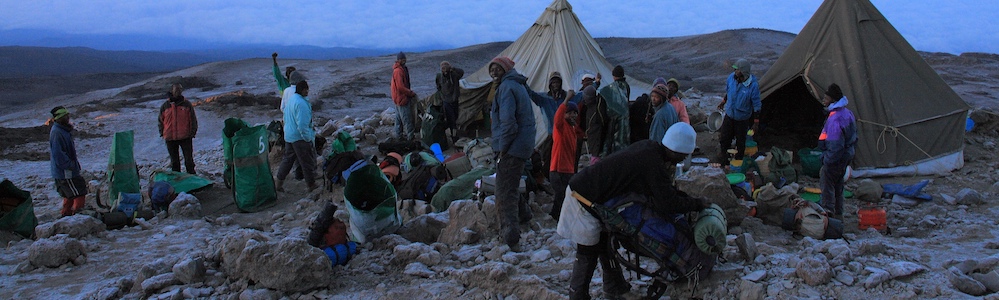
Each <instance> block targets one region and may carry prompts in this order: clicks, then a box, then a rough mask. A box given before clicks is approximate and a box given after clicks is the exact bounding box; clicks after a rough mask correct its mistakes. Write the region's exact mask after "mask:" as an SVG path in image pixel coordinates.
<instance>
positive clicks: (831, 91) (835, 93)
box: [826, 83, 843, 102]
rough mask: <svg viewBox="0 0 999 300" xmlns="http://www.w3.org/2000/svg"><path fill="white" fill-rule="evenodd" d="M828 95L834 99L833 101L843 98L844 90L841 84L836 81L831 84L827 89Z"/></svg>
mask: <svg viewBox="0 0 999 300" xmlns="http://www.w3.org/2000/svg"><path fill="white" fill-rule="evenodd" d="M826 96H829V98H832V99H833V102H836V101H837V100H839V99H841V98H843V90H841V89H840V88H839V85H837V84H835V83H833V84H830V85H829V88H827V89H826Z"/></svg>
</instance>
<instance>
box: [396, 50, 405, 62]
mask: <svg viewBox="0 0 999 300" xmlns="http://www.w3.org/2000/svg"><path fill="white" fill-rule="evenodd" d="M400 59H406V53H402V51H399V54H396V55H395V60H400Z"/></svg>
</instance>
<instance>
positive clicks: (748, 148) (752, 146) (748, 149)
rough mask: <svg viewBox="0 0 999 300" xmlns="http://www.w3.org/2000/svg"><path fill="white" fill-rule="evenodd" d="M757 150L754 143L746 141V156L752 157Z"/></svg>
mask: <svg viewBox="0 0 999 300" xmlns="http://www.w3.org/2000/svg"><path fill="white" fill-rule="evenodd" d="M758 150H759V147H757V146H756V142H755V141H750V140H746V155H748V156H753V155H755V154H756V152H757V151H758Z"/></svg>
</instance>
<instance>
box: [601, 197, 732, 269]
mask: <svg viewBox="0 0 999 300" xmlns="http://www.w3.org/2000/svg"><path fill="white" fill-rule="evenodd" d="M680 194H681V196H685V195H684V194H682V192H680ZM602 205H603V206H605V207H606V208H609V209H610V211H611V212H616V213H617V216H618V217H614V216H612V217H610V218H604V217H603V216H602V217H601V219H602V221H603V222H604V224H605V225H604V226H605V227H607V228H608V229H610V231H611V232H612V234H613V235H614V238H616V239H617V240H618V241H619V242H620V244H621V246H622V247H624V248H625V249H628V251H629V252H632V253H637V254H640V255H642V256H646V257H650V258H653V259H655V260H656V261H659V262H660V263H659V265H660V266H665V267H666V268H668V270H669V271H670V272H671V273H672V275H673V276H672V277H673V278H690V279H692V280H694V282H696V281H697V280H698V279H700V278H706V277H707V275H708V274H709V273H710V272H711V270H712V269H713V268H714V265H715V263H716V261H717V257H718V255H717V254H707V253H704V252H703V251H701V250H700V248H698V247H697V245H696V244H695V242H694V230H693V225H692V224H690V223H688V221H687V218H686V216H685V215H684V214H670V215H666V216H663V215H661V214H659V213H656V212H654V211H653V209H652V201H651V199H649V198H648V197H646V196H643V195H639V194H635V193H629V194H627V195H625V196H621V197H617V198H613V199H611V200H608V201H607V202H605V203H604V204H602ZM597 214H598V215H601V213H599V212H598V213H597ZM623 223H627V224H623ZM629 227H630V228H629ZM629 229H630V230H629ZM609 244H611V246H610V247H615V246H614V245H613V244H614V243H609ZM612 250H613V251H611V253H612V254H613V253H617V251H616V249H612ZM614 255H616V254H614ZM617 259H618V261H621V260H622V259H623V258H622V257H617ZM621 263H622V264H624V265H625V266H627V267H628V268H629V269H632V270H635V269H636V268H639V269H641V266H638V265H635V264H632V263H630V262H628V261H627V260H625V261H621ZM629 264H630V265H629ZM643 270H644V269H643ZM640 272H641V271H640Z"/></svg>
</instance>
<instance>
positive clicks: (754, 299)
mask: <svg viewBox="0 0 999 300" xmlns="http://www.w3.org/2000/svg"><path fill="white" fill-rule="evenodd" d="M765 292H766V290H765V289H764V288H763V284H759V283H756V282H753V281H749V280H743V281H742V282H740V283H739V300H762V299H763V298H764V296H766V294H765Z"/></svg>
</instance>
